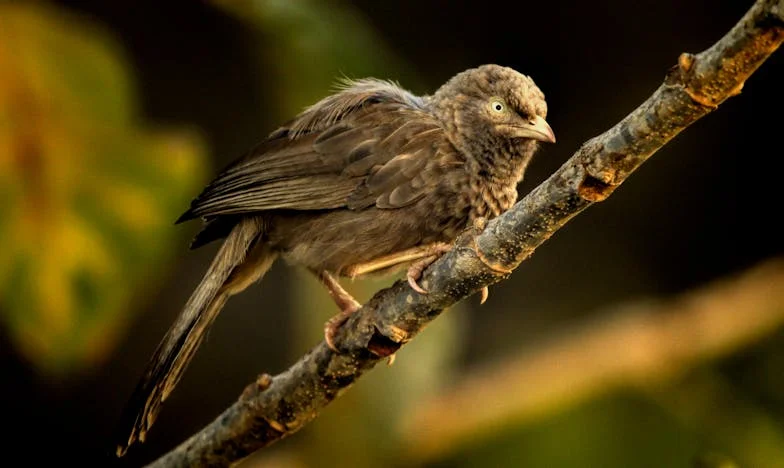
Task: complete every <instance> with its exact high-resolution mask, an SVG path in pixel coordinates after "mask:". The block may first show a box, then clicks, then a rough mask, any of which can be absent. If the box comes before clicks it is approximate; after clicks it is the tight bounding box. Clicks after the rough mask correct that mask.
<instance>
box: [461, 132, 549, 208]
mask: <svg viewBox="0 0 784 468" xmlns="http://www.w3.org/2000/svg"><path fill="white" fill-rule="evenodd" d="M535 151H536V142H534V141H525V142H517V144H511V142H508V141H507V142H506V143H504V142H497V144H495V145H493V146H492V147H488V148H472V150H471V153H469V154H467V155H466V169H467V170H468V173H469V179H470V185H471V187H472V189H473V190H474V193H475V194H477V195H478V197H477V199H476V200H475V202H474V204H473V207H472V212H471V214H470V218H471V219H474V218H478V217H481V218H486V219H492V218H495V217H496V216H498V215H500V214H501V213H503V212H504V211H506V210H508V209H509V208H511V207H512V205H514V203H515V202H516V201H517V184H518V183H520V181H521V180H522V179H523V174H524V173H525V169H526V167H528V163H529V162H530V161H531V158H532V157H533V155H534V152H535Z"/></svg>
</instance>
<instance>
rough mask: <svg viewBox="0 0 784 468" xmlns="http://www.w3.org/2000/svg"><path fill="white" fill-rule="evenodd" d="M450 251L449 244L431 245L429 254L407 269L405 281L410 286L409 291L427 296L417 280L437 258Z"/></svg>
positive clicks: (425, 290)
mask: <svg viewBox="0 0 784 468" xmlns="http://www.w3.org/2000/svg"><path fill="white" fill-rule="evenodd" d="M451 249H452V246H451V245H449V244H444V243H436V244H433V245H432V247H430V249H429V251H430V252H429V253H430V254H431V255H428V256H427V257H424V258H423V259H421V260H420V261H418V262H416V263H414V264H413V265H411V266H410V267H408V273H406V279H407V280H408V285H409V286H411V289H413V290H414V291H416V292H418V293H419V294H427V289H425V288H423V287H422V286H420V285H419V283H418V281H419V278H421V277H422V272H424V271H425V268H427V267H429V266H430V265H432V264H433V262H435V261H436V260H438V258H439V257H440V256H441V255H443V254H445V253H447V252H449V251H450V250H451Z"/></svg>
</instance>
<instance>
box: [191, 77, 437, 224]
mask: <svg viewBox="0 0 784 468" xmlns="http://www.w3.org/2000/svg"><path fill="white" fill-rule="evenodd" d="M346 86H347V87H345V88H344V89H343V90H342V91H340V92H339V93H337V94H335V95H332V96H329V97H327V98H325V99H324V100H322V101H321V102H319V103H317V104H316V105H314V106H312V107H310V108H308V109H307V110H306V111H305V112H303V113H302V114H301V115H300V116H299V117H297V118H296V119H294V120H293V121H292V122H291V123H290V124H289V125H288V126H286V127H285V128H281V129H278V130H276V131H275V132H273V133H272V134H271V135H270V137H269V138H268V139H267V140H266V141H264V142H262V143H261V144H260V145H258V146H257V147H256V148H255V149H254V150H253V151H252V152H251V153H249V154H248V155H247V156H246V157H244V158H243V159H241V160H239V161H237V162H236V163H235V164H233V165H232V166H230V167H228V168H227V169H226V170H224V171H223V172H222V173H221V174H220V175H219V176H218V177H217V178H216V179H215V180H214V181H213V182H211V183H210V184H209V185H208V186H207V187H206V188H205V189H204V191H203V192H202V193H201V194H200V195H199V196H198V197H197V198H196V199H195V200H194V201H193V202H192V203H191V208H190V210H189V211H188V212H186V213H185V214H184V215H183V216H182V218H181V219H180V220H185V219H191V218H195V217H199V216H201V217H205V218H208V219H215V217H217V216H221V215H237V214H243V213H250V212H259V211H264V210H276V209H292V210H322V209H336V208H349V209H362V208H366V207H368V206H371V205H373V204H375V205H376V206H377V207H378V208H383V209H391V208H399V207H402V206H405V205H407V204H410V203H413V202H415V201H416V200H418V199H419V198H421V197H422V195H424V194H425V193H426V192H427V190H429V189H430V188H431V187H430V186H429V185H428V181H425V180H422V179H421V178H418V175H419V174H420V173H421V172H422V170H423V169H424V167H425V165H426V164H427V163H428V161H433V160H434V158H436V148H441V147H443V143H444V142H445V141H446V138H445V136H444V132H443V129H442V128H441V126H440V125H439V123H438V121H437V120H436V119H435V117H433V116H432V115H431V114H429V113H428V112H427V110H426V107H425V101H424V100H423V99H422V98H419V97H417V96H414V95H412V94H410V93H408V92H407V91H404V90H402V89H400V88H398V87H397V86H395V85H394V84H392V83H389V82H384V81H378V80H360V81H356V82H350V83H349V84H347V85H346ZM431 182H432V181H431Z"/></svg>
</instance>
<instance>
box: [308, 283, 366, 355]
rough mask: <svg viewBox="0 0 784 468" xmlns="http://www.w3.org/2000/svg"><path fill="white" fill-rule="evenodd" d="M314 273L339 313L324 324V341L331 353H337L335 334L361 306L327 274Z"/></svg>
mask: <svg viewBox="0 0 784 468" xmlns="http://www.w3.org/2000/svg"><path fill="white" fill-rule="evenodd" d="M314 273H315V275H316V276H318V279H319V281H321V284H323V285H324V286H326V287H327V290H328V291H329V295H330V296H331V297H332V300H333V301H335V304H336V305H337V306H338V308H339V309H340V312H339V313H338V314H337V315H335V316H334V317H332V318H330V319H329V320H327V322H326V323H325V324H324V341H326V342H327V346H329V347H330V348H331V349H332V350H333V351H337V348H336V347H335V344H334V339H335V334H336V333H337V332H338V329H339V328H340V327H341V326H342V325H343V324H344V323H346V320H348V318H349V317H351V314H353V313H354V312H356V311H357V310H359V308H360V307H362V305H361V304H360V303H359V302H357V300H356V299H354V297H353V296H352V295H351V294H349V293H348V291H346V290H345V289H343V286H341V285H340V283H338V281H337V280H336V279H335V278H333V277H332V275H330V274H329V273H328V272H326V271H319V272H314Z"/></svg>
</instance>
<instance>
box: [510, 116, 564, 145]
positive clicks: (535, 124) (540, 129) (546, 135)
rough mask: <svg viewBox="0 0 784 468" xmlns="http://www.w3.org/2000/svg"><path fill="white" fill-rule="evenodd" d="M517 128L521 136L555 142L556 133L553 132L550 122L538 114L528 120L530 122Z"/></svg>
mask: <svg viewBox="0 0 784 468" xmlns="http://www.w3.org/2000/svg"><path fill="white" fill-rule="evenodd" d="M517 130H518V134H517V136H519V137H523V138H530V139H532V140H539V141H545V142H548V143H555V133H553V129H552V128H550V124H548V123H547V121H546V120H544V119H543V118H542V117H540V116H538V115H537V116H536V117H534V118H533V120H531V121H530V122H528V124H526V125H523V126H520V127H517Z"/></svg>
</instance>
